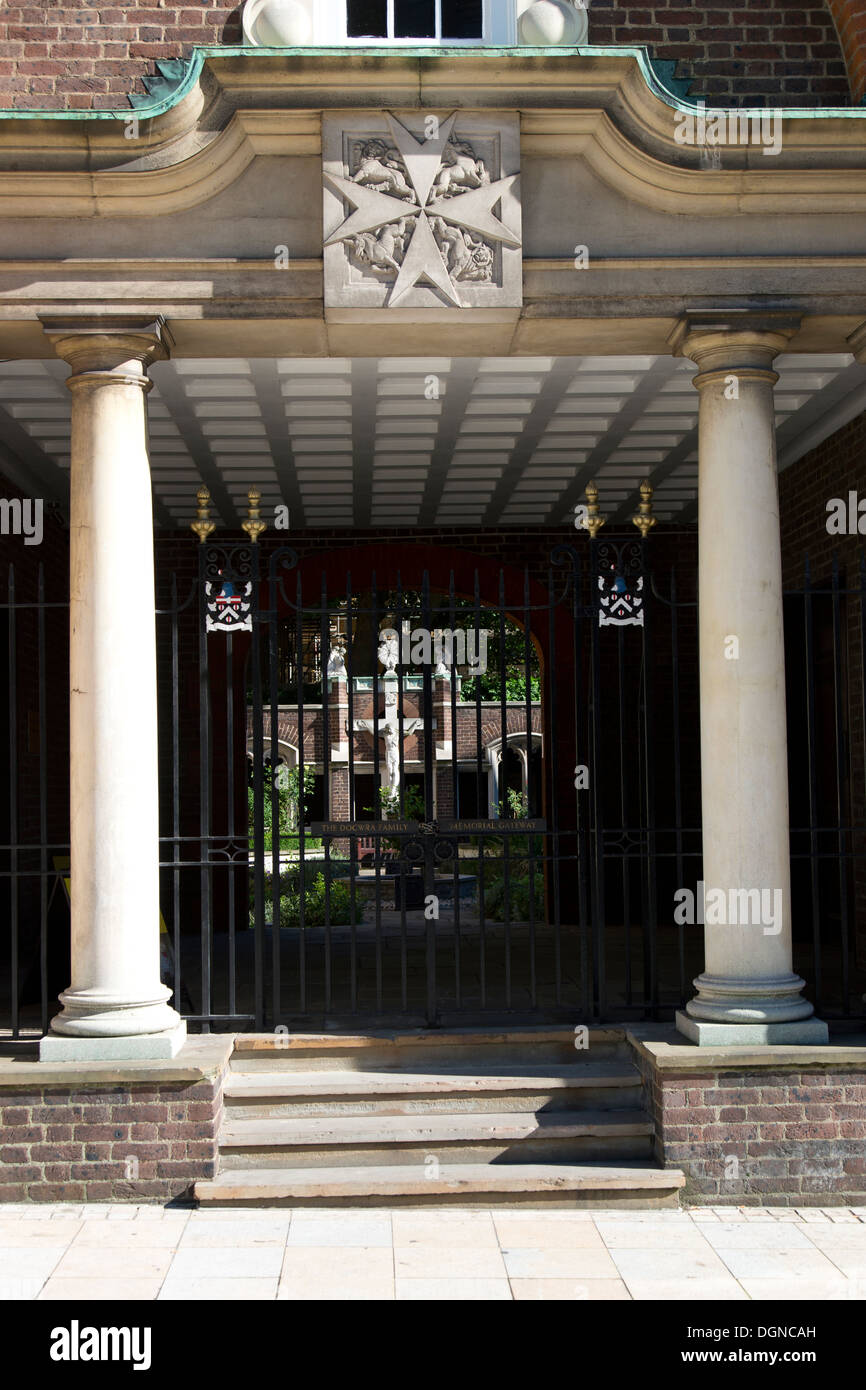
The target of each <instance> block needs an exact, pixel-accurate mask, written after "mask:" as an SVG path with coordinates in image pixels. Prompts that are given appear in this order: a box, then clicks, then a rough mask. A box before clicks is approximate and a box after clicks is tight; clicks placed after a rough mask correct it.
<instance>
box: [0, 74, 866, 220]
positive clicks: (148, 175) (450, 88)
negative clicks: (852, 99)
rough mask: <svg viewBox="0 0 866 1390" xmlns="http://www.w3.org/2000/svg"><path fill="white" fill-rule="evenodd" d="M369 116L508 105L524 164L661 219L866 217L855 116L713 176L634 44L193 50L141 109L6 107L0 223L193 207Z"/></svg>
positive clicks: (693, 110)
mask: <svg viewBox="0 0 866 1390" xmlns="http://www.w3.org/2000/svg"><path fill="white" fill-rule="evenodd" d="M371 109H377V110H379V111H382V110H396V109H403V110H407V109H410V110H411V109H415V110H423V111H429V112H431V113H433V114H441V115H442V117H443V118H444V117H447V115H448V114H449V113H450V112H452V111H455V110H464V111H465V110H475V111H482V112H484V111H487V112H490V111H494V110H496V111H503V110H508V111H518V112H519V113H520V118H521V154H522V157H523V159H524V160H527V159H531V158H533V157H534V156H537V155H544V156H545V157H548V156H561V157H564V158H568V157H575V158H579V159H581V160H584V161H585V162H586V163H587V164H588V165H589V166H590V167H591V169H592V170H593V172H594V173H595V174H596V175H597V177H598V178H599V179H600V180H602V181H603V183H605V184H606V185H607V186H608V187H609V188H611V189H614V190H616V191H617V192H618V193H619V194H621V195H622V196H624V197H625V198H627V199H628V200H629V201H632V202H635V203H638V204H641V205H643V206H645V207H650V208H654V209H657V210H662V211H665V212H669V213H688V214H689V215H691V216H702V215H704V216H717V215H720V214H722V215H731V214H737V213H743V212H756V213H779V212H787V211H791V212H795V211H802V210H803V208H804V205H805V206H806V207H811V208H813V209H814V210H815V211H816V212H820V213H832V212H862V211H863V210H864V208H866V143H864V140H863V130H864V127H863V125H862V121H863V120H864V119H866V109H863V108H857V109H851V110H841V109H819V110H815V111H784V112H780V113H778V117H779V132H780V137H781V140H780V148H779V149H778V151H775V152H773V153H768V152H766V150H767V142H766V141H764V142H762V141H761V139H760V137H759V138H758V139H750V138H748V137H747V141H746V142H745V143H740V144H733V145H731V144H730V143H728V144H726V145H725V149H724V160H723V162H722V167H714V165H713V162H712V160H708V158H707V149H706V147H705V146H702V145H701V144H700V143H699V142H697V141H696V140H695V139H694V137H692V138H691V139H690V138H689V135H688V131H689V127H690V125H691V128H692V131H694V128H695V123H699V122H700V121H701V120H704V121H706V119H707V117H708V115H709V116H712V113H706V112H702V111H701V108H700V107H699V106H695V105H693V104H690V103H689V102H687V101H683V100H681V99H679V98H677V97H675V96H674V95H672V94H671V93H670V92H668V91H667V90H666V89H665V88H664V86H663V85H662V83H661V81H660V79H659V77H658V76H657V74H656V73H655V72H654V70H653V67H652V65H651V63H650V61H649V59H648V57H647V54H646V52H645V51H644V50H643V49H598V48H584V49H580V50H567V49H558V50H555V51H552V50H551V49H527V48H525V47H524V48H520V49H490V48H483V49H481V48H479V49H442V48H437V49H427V50H424V49H413V50H411V51H410V50H406V49H402V50H393V49H383V48H366V47H365V48H362V49H359V48H357V47H355V48H352V49H340V50H337V49H334V48H327V49H325V48H321V49H303V50H293V51H291V52H287V51H285V50H263V49H255V50H253V49H226V48H220V49H203V50H197V51H196V53H195V54H194V55H193V57H192V58H191V60H190V62H189V65H188V67H187V69H186V71H185V72H184V74H183V76H182V78H181V79H180V80H179V81H178V83H177V85H176V86H175V87H174V88H173V89H172V90H171V91H170V92H168V93H167V94H164V95H163V96H162V97H161V99H160V101H158V102H156V103H154V104H152V105H149V106H140V107H137V108H135V109H133V110H131V111H129V110H128V111H123V112H82V113H79V112H69V111H64V112H56V113H55V112H51V113H39V112H36V113H26V114H22V113H4V115H3V119H2V121H0V200H2V203H0V205H2V212H3V216H4V217H10V216H12V217H28V218H30V217H39V216H42V215H44V216H52V217H57V216H61V217H76V218H81V217H84V218H99V217H130V216H131V217H154V216H162V215H165V214H170V213H174V212H178V211H182V210H189V209H194V208H196V207H199V206H201V205H203V204H205V203H207V202H208V201H209V200H211V199H213V198H214V197H216V196H217V195H219V194H220V193H222V192H224V191H225V190H226V189H228V188H230V187H231V185H232V184H233V183H234V182H235V181H236V180H237V179H238V178H239V177H240V176H241V174H242V173H243V171H244V170H245V169H246V168H247V166H248V165H249V164H250V163H251V162H252V161H253V160H254V159H255V158H256V156H258V155H280V156H288V157H293V156H295V157H303V156H310V155H319V154H320V153H321V114H322V113H323V112H339V111H349V110H354V111H359V110H371ZM731 114H732V115H733V113H731ZM740 115H741V116H742V115H743V113H742V112H741V113H740ZM766 116H767V113H764V118H765V119H766ZM753 117H754V120H760V113H757V112H756V113H753ZM746 118H747V120H748V113H746ZM773 138H774V139H775V135H774V137H773Z"/></svg>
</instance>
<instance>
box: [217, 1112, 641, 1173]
mask: <svg viewBox="0 0 866 1390" xmlns="http://www.w3.org/2000/svg"><path fill="white" fill-rule="evenodd" d="M652 1135H653V1126H652V1122H651V1121H650V1120H649V1119H648V1118H647V1117H646V1116H645V1115H644V1114H643V1113H642V1112H641V1111H640V1110H634V1109H632V1110H624V1111H617V1110H608V1111H597V1112H594V1111H579V1112H570V1111H555V1112H553V1113H551V1114H545V1113H543V1114H540V1115H533V1114H527V1113H526V1112H523V1113H500V1114H496V1113H483V1112H482V1113H467V1114H456V1115H455V1114H451V1113H449V1114H427V1115H416V1116H402V1115H400V1116H392V1115H379V1114H374V1115H357V1116H337V1117H332V1118H328V1117H322V1116H319V1117H316V1118H308V1119H296V1118H289V1119H286V1118H283V1117H280V1118H271V1119H261V1120H256V1119H248V1118H240V1119H233V1118H232V1117H231V1116H227V1117H226V1119H225V1120H224V1122H223V1126H222V1129H221V1131H220V1140H219V1145H220V1171H221V1172H222V1171H224V1170H225V1171H227V1170H230V1169H232V1168H258V1167H270V1168H282V1167H285V1168H293V1167H304V1168H309V1167H312V1166H313V1165H314V1164H317V1163H320V1164H322V1165H330V1166H332V1167H338V1166H339V1167H355V1166H371V1165H372V1166H376V1165H379V1164H382V1163H385V1162H389V1161H391V1162H394V1163H405V1164H406V1165H407V1166H408V1165H413V1164H414V1165H415V1166H417V1167H421V1168H423V1166H424V1164H425V1163H428V1162H429V1161H430V1160H431V1159H438V1160H440V1161H442V1160H445V1159H446V1158H447V1160H448V1161H449V1162H453V1163H485V1162H487V1163H524V1162H525V1163H536V1162H540V1163H545V1162H561V1163H564V1162H580V1161H584V1162H590V1161H592V1160H594V1159H597V1158H598V1159H601V1158H604V1159H613V1160H616V1159H625V1158H649V1157H650V1154H651V1145H652Z"/></svg>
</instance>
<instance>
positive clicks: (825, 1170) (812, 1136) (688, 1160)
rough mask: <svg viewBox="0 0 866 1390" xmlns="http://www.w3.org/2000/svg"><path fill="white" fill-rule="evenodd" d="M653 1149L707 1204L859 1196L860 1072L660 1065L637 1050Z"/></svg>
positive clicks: (865, 1157)
mask: <svg viewBox="0 0 866 1390" xmlns="http://www.w3.org/2000/svg"><path fill="white" fill-rule="evenodd" d="M635 1062H636V1063H637V1065H638V1067H639V1068H640V1070H641V1073H642V1075H643V1079H644V1093H645V1097H646V1104H647V1109H648V1111H649V1113H650V1115H651V1117H652V1119H653V1122H654V1124H655V1126H656V1136H655V1153H656V1157H657V1159H658V1161H659V1162H660V1163H661V1164H662V1165H663V1166H664V1167H666V1168H681V1169H682V1170H683V1172H684V1173H685V1174H686V1176H687V1180H688V1181H687V1185H686V1188H685V1191H684V1192H683V1194H682V1196H683V1200H684V1201H686V1202H691V1203H696V1204H698V1205H701V1204H706V1205H709V1206H728V1205H730V1206H780V1207H786V1206H791V1207H800V1206H846V1205H852V1204H853V1205H855V1206H862V1205H863V1202H864V1193H866V1103H864V1098H866V1086H864V1081H866V1073H864V1072H863V1071H854V1070H845V1069H844V1064H843V1066H840V1067H839V1068H838V1069H836V1068H834V1067H832V1066H827V1067H820V1068H818V1067H814V1068H809V1069H802V1070H801V1069H799V1068H796V1067H795V1068H791V1069H788V1068H783V1067H779V1066H778V1064H776V1069H775V1070H773V1065H774V1064H773V1062H772V1060H768V1065H767V1069H766V1070H764V1069H763V1068H757V1067H756V1068H750V1069H749V1070H748V1071H741V1072H736V1071H726V1070H721V1069H719V1068H718V1067H712V1066H710V1065H708V1067H707V1070H706V1071H699V1072H697V1071H692V1070H683V1071H682V1072H680V1073H677V1072H675V1071H668V1070H667V1069H665V1070H664V1071H662V1070H660V1069H659V1068H657V1067H656V1066H655V1065H654V1063H653V1062H652V1061H651V1060H650V1059H649V1058H648V1057H647V1056H645V1055H644V1054H642V1053H639V1052H635Z"/></svg>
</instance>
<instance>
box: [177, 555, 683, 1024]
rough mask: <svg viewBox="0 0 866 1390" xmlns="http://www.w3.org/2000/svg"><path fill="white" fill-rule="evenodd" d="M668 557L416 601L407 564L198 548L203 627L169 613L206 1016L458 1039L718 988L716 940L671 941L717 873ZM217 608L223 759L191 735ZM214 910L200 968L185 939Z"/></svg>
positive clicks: (566, 565) (212, 676) (215, 736)
mask: <svg viewBox="0 0 866 1390" xmlns="http://www.w3.org/2000/svg"><path fill="white" fill-rule="evenodd" d="M649 544H650V543H648V542H646V541H639V540H635V539H634V538H633V537H632V538H622V539H619V540H618V539H616V538H611V539H609V540H606V541H605V542H600V541H596V540H593V541H591V542H590V541H589V539H588V538H586V539H581V540H579V541H578V542H577V543H576V544H575V545H561V546H559V547H558V548H557V549H556V550H554V552H553V554H552V555H551V556H550V558H549V562H548V564H547V565H546V567H543V568H542V567H539V566H536V567H535V568H534V569H533V570H530V569H529V568H528V567H527V568H524V569H523V570H522V571H519V572H518V571H516V570H514V569H510V568H508V567H506V566H502V567H501V568H499V569H498V570H497V571H496V572H495V573H492V572H491V571H490V569H489V568H488V569H487V570H486V571H485V572H484V573H483V574H482V573H480V572H479V569H478V568H475V569H474V570H472V571H471V572H470V570H469V569H467V567H465V566H464V567H462V568H460V570H459V572H455V570H454V569H453V568H452V569H451V570H450V571H447V572H444V573H443V572H442V571H439V572H438V573H437V574H432V575H431V572H430V570H429V569H425V570H424V571H423V572H419V573H418V575H417V576H416V579H415V582H414V584H413V583H411V582H409V581H405V580H404V578H403V577H402V575H401V572H400V570H399V569H395V566H394V563H393V562H390V563H389V561H388V560H387V559H386V558H383V557H382V554H381V551H380V552H379V554H378V556H377V560H378V565H377V569H378V574H377V572H376V570H374V569H372V568H370V567H369V566H367V567H366V568H365V569H364V572H363V573H362V574H360V575H359V574H358V572H357V571H356V572H354V573H353V572H351V571H345V572H340V574H339V575H338V576H337V577H336V579H335V576H334V572H333V570H332V571H331V572H330V573H329V574H328V575H321V574H316V573H315V571H314V567H313V566H312V565H311V564H310V563H309V562H305V563H302V561H301V560H300V559H299V556H298V555H297V554H296V553H295V551H293V550H292V549H290V548H276V549H275V548H272V547H269V546H267V545H265V544H256V545H231V544H229V545H219V544H214V543H212V542H211V541H210V540H207V541H206V542H205V543H204V544H202V545H201V546H200V547H199V574H198V579H197V581H196V586H195V591H196V595H197V602H196V601H194V599H193V596H192V595H190V597H188V598H187V600H186V601H185V603H184V604H181V605H178V603H177V600H176V596H175V598H174V599H173V600H172V604H171V606H170V607H169V609H168V610H166V611H165V612H164V613H163V615H162V616H163V618H164V619H165V620H166V621H167V624H168V626H169V627H170V630H171V632H170V639H169V640H168V641H167V643H166V652H167V653H170V656H169V659H170V662H171V670H172V679H171V682H170V684H171V689H172V691H173V701H174V705H173V708H172V710H171V711H170V713H169V717H168V718H167V719H166V726H167V728H170V730H171V740H172V758H171V760H170V761H171V771H170V778H171V786H170V796H169V797H168V798H167V810H168V814H169V815H170V818H171V834H170V836H169V837H168V842H169V843H170V847H171V853H170V855H168V856H165V855H164V871H165V873H166V892H167V894H171V895H172V899H173V903H174V909H175V910H174V921H175V923H176V929H175V943H174V946H175V950H174V955H175V966H176V969H177V972H178V976H179V977H182V976H183V975H184V974H185V976H186V982H187V986H188V988H189V990H190V991H191V994H192V995H193V996H194V997H196V998H197V999H198V1000H200V1001H201V1002H200V1005H199V1007H198V1008H196V1009H195V1011H194V1013H193V1015H192V1016H193V1017H194V1018H196V1019H197V1020H198V1021H200V1022H202V1023H203V1024H205V1025H213V1026H220V1025H221V1024H222V1025H238V1024H240V1025H241V1026H242V1025H243V1024H244V1023H249V1024H251V1025H254V1026H255V1027H256V1028H264V1027H269V1028H272V1027H275V1026H280V1025H286V1026H295V1025H297V1024H298V1023H301V1022H303V1023H305V1024H306V1025H307V1026H328V1025H329V1024H331V1023H339V1022H340V1021H341V1020H346V1019H350V1018H355V1019H358V1020H363V1021H365V1022H367V1023H370V1022H379V1023H381V1024H387V1023H393V1022H398V1021H402V1022H405V1023H415V1024H419V1025H421V1024H423V1025H427V1026H435V1025H438V1024H446V1023H448V1022H449V1021H450V1020H457V1019H459V1020H462V1021H467V1020H478V1021H483V1020H485V1019H487V1020H489V1019H492V1018H500V1019H503V1020H505V1019H512V1020H518V1019H522V1020H531V1019H546V1018H549V1019H556V1018H560V1017H562V1018H564V1017H567V1018H569V1019H574V1018H577V1017H579V1018H585V1019H598V1018H613V1017H654V1016H658V1015H659V1013H660V1012H662V1011H664V1012H669V1011H670V1010H672V1009H673V1008H675V1007H676V1006H677V1005H679V1004H680V1003H681V1001H682V999H683V998H684V997H686V995H687V994H688V986H689V981H690V979H691V978H692V976H693V975H694V974H696V973H698V971H699V969H700V967H701V942H700V940H699V939H698V937H696V936H694V937H689V936H687V934H686V932H685V930H684V929H682V928H680V929H676V928H673V927H672V926H671V925H670V923H671V914H672V908H671V904H672V902H673V892H674V889H675V887H676V886H677V885H679V884H682V883H688V882H690V881H691V880H692V879H696V878H697V877H699V868H700V831H699V817H698V807H699V786H698V783H697V777H696V769H697V767H698V763H699V759H698V755H697V693H696V667H695V662H694V660H693V659H692V658H693V648H694V643H695V624H696V620H695V608H694V600H693V599H689V600H687V601H686V603H685V604H682V603H681V602H680V601H679V600H678V598H677V594H676V588H675V582H674V579H673V577H672V576H670V577H669V578H668V579H667V580H666V588H665V589H664V590H662V588H661V587H660V581H658V580H656V579H654V578H653V576H652V574H651V572H650V569H649V565H648V561H649V555H648V550H649ZM370 553H371V554H373V552H372V551H371V552H370ZM402 558H403V567H402V568H403V573H406V572H407V571H411V554H410V553H409V552H408V551H407V550H406V549H404V550H403V554H402ZM193 613H194V614H195V619H196V643H197V653H196V656H195V658H194V661H195V664H196V665H197V669H198V687H199V692H200V696H201V700H200V721H199V727H198V750H197V757H195V756H194V755H193V754H192V752H191V750H190V749H189V748H187V749H186V750H182V749H181V748H180V745H179V738H180V735H179V718H178V713H179V705H178V700H179V687H180V683H181V668H182V665H183V653H182V648H183V645H184V633H183V628H184V622H183V619H184V617H187V618H189V617H191V616H192V614H193ZM186 625H187V626H189V624H188V623H187V624H186ZM186 640H187V645H188V646H189V634H187V638H186ZM683 642H685V643H686V645H687V646H688V647H689V649H690V658H689V660H688V662H687V663H686V665H685V666H683V663H682V662H681V657H680V647H681V645H682V643H683ZM389 644H390V645H389ZM485 650H486V654H487V658H488V660H487V663H486V665H485V663H484V661H483V659H482V657H483V653H484V651H485ZM467 653H468V655H467ZM190 655H192V653H191V650H190ZM473 658H474V661H473ZM190 680H191V678H190ZM188 683H190V682H189V681H188ZM239 750H240V757H239ZM244 750H246V753H247V755H248V767H249V789H248V790H247V788H246V786H245V777H244V772H243V755H244ZM184 752H185V757H184V761H185V763H186V769H187V770H186V772H185V773H184V772H182V771H181V767H180V762H181V757H182V753H184ZM196 762H197V770H196V776H197V779H198V802H199V807H198V809H199V817H200V819H199V823H198V825H197V826H195V827H192V826H191V825H187V826H184V825H183V824H182V820H183V817H182V815H181V803H182V800H183V797H182V784H183V781H184V778H185V777H188V775H189V771H190V769H191V765H192V764H193V763H196ZM247 799H248V804H249V819H248V821H247V819H246V814H245V812H246V803H247ZM169 802H170V806H169V805H168V803H169ZM193 846H195V847H196V854H195V856H194V857H191V856H190V853H189V851H190V849H192V847H193ZM192 868H195V869H196V870H197V872H198V875H199V881H198V886H197V894H192V895H190V890H189V887H187V892H186V899H185V900H184V893H183V890H182V882H181V880H182V879H183V876H184V873H188V871H189V870H190V869H192ZM193 911H195V912H197V913H198V914H200V919H201V921H202V924H203V925H202V935H201V941H200V958H199V959H194V958H193V955H192V951H191V949H190V943H189V941H188V940H185V938H184V934H183V932H182V931H179V930H177V924H179V923H180V922H181V920H182V918H183V917H184V914H185V913H187V914H190V913H191V912H193ZM660 924H662V929H661V930H660ZM180 982H181V981H180V979H179V981H178V983H180Z"/></svg>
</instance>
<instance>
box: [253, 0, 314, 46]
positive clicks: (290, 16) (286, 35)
mask: <svg viewBox="0 0 866 1390" xmlns="http://www.w3.org/2000/svg"><path fill="white" fill-rule="evenodd" d="M243 27H244V42H245V43H247V44H249V45H251V46H252V47H254V48H301V47H303V45H304V44H307V43H309V42H310V39H311V37H312V33H313V24H312V20H311V19H310V11H309V10H308V8H307V6H306V5H304V4H303V3H302V0H247V3H246V5H245V6H244V16H243Z"/></svg>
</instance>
